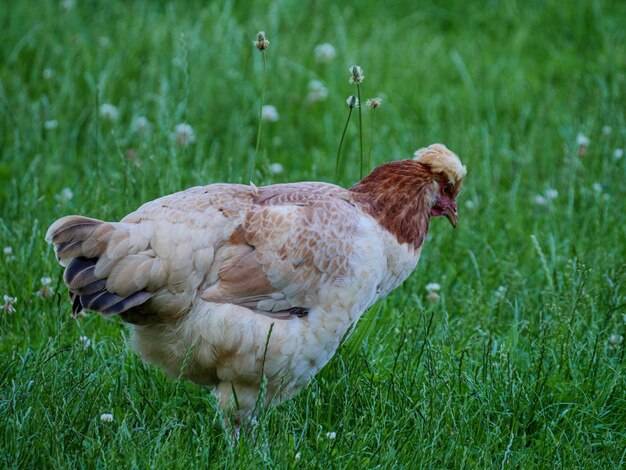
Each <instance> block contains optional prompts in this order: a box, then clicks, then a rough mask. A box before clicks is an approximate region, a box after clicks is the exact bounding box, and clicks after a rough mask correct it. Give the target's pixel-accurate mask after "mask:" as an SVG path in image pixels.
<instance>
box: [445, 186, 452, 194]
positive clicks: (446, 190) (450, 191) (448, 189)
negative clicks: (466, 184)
mask: <svg viewBox="0 0 626 470" xmlns="http://www.w3.org/2000/svg"><path fill="white" fill-rule="evenodd" d="M443 194H445V195H446V196H450V195H451V194H452V189H451V188H450V186H446V187H445V188H443Z"/></svg>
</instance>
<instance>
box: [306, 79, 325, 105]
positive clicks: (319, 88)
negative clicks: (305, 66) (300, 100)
mask: <svg viewBox="0 0 626 470" xmlns="http://www.w3.org/2000/svg"><path fill="white" fill-rule="evenodd" d="M326 98H328V88H326V87H325V86H324V84H323V83H322V82H321V81H319V80H311V81H310V82H309V94H308V95H307V101H308V102H309V103H316V102H318V101H324V100H325V99H326Z"/></svg>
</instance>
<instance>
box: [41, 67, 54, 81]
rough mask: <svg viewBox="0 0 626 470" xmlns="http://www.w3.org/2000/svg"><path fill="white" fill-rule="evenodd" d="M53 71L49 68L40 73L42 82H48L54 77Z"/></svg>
mask: <svg viewBox="0 0 626 470" xmlns="http://www.w3.org/2000/svg"><path fill="white" fill-rule="evenodd" d="M54 73H55V72H54V69H51V68H49V67H47V68H45V69H43V72H42V76H43V79H44V80H50V79H51V78H52V77H54Z"/></svg>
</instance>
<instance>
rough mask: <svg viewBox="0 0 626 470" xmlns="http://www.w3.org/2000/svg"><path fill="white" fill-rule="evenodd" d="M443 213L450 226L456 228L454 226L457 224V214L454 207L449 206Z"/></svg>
mask: <svg viewBox="0 0 626 470" xmlns="http://www.w3.org/2000/svg"><path fill="white" fill-rule="evenodd" d="M443 215H445V216H446V218H447V219H448V221H449V222H450V225H452V227H454V228H456V226H457V225H459V216H458V214H457V213H456V208H452V207H449V208H448V209H446V211H445V212H444V213H443Z"/></svg>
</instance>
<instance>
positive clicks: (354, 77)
mask: <svg viewBox="0 0 626 470" xmlns="http://www.w3.org/2000/svg"><path fill="white" fill-rule="evenodd" d="M348 71H349V72H350V79H349V80H348V82H349V83H351V84H354V85H358V84H359V83H362V82H363V80H364V79H365V75H364V74H363V69H362V68H361V67H359V66H358V65H353V66H352V67H350V68H349V69H348Z"/></svg>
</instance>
